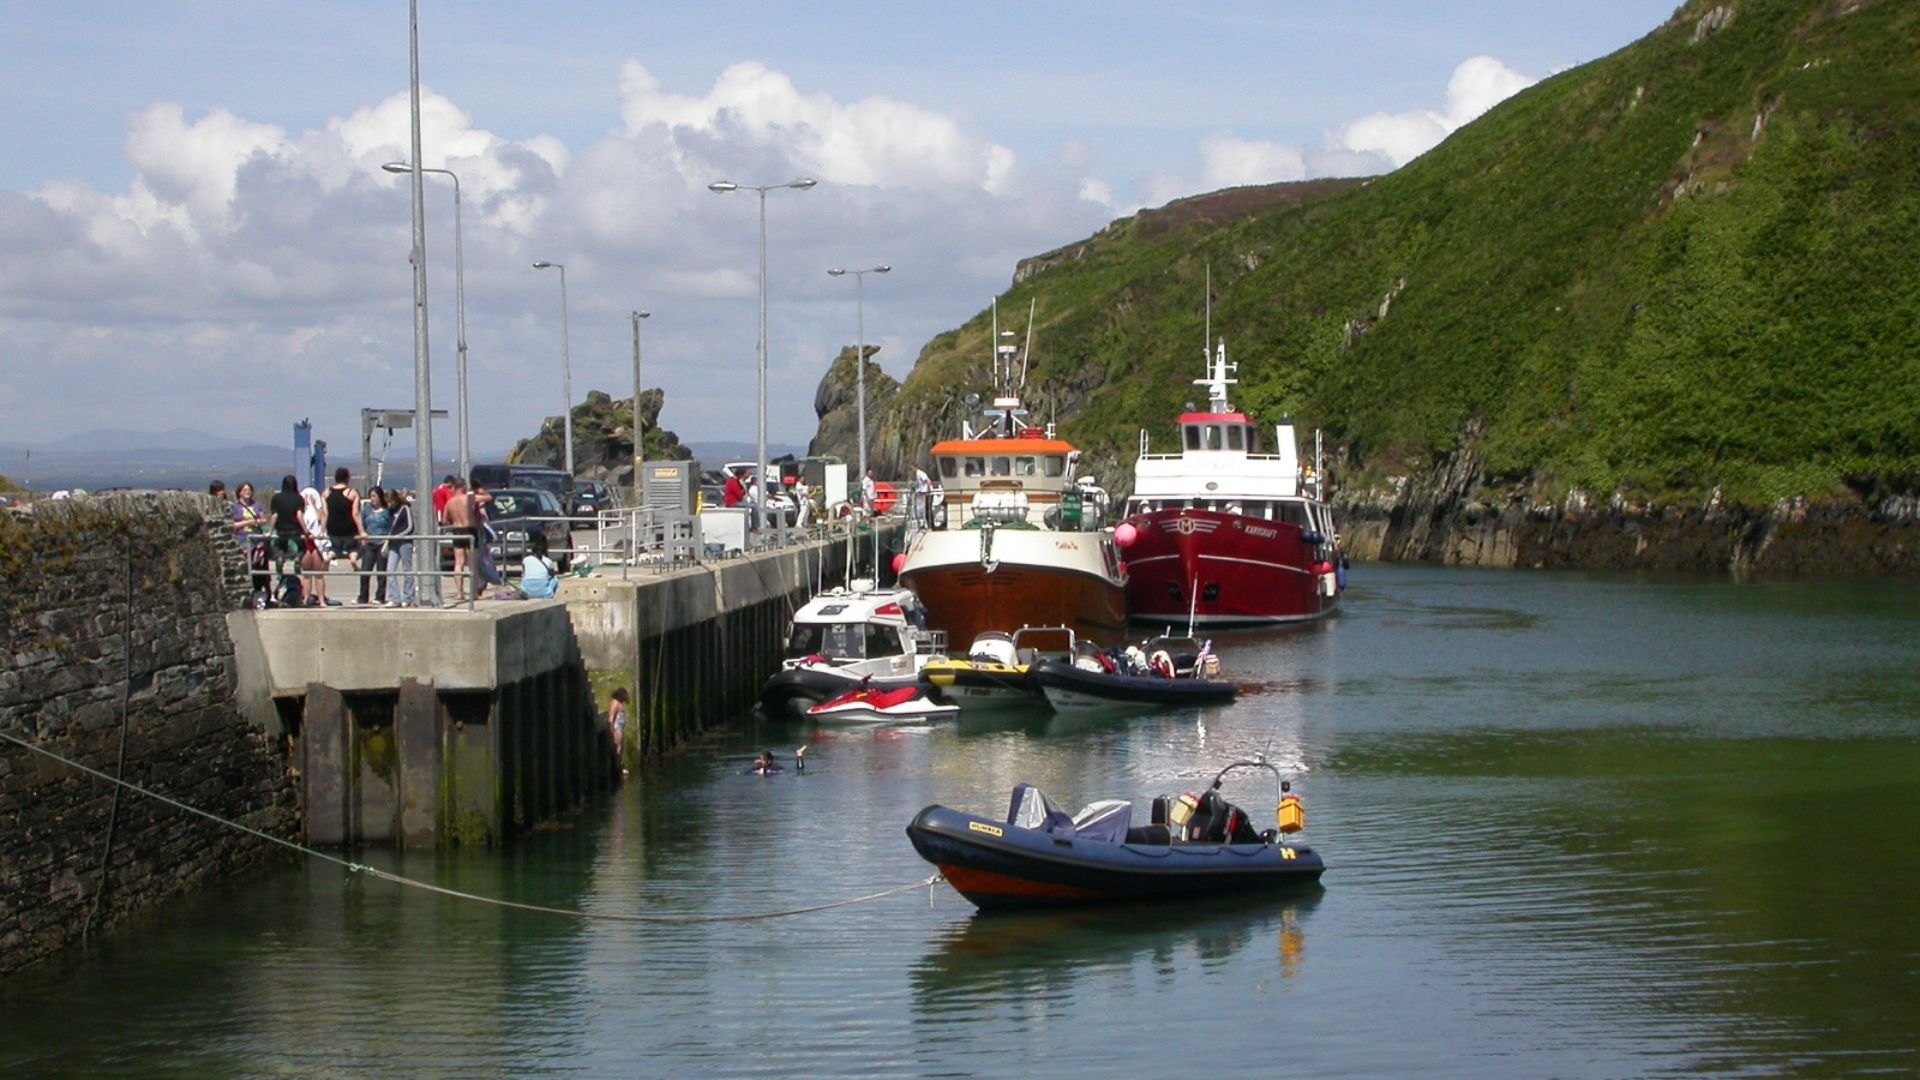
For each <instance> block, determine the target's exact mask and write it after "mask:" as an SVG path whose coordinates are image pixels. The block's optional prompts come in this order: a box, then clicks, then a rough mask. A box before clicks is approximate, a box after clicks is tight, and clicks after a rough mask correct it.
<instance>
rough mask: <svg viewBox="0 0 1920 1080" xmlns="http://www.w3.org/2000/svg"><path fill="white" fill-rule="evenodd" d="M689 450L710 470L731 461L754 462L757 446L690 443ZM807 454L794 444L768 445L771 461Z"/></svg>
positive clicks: (728, 443) (735, 443)
mask: <svg viewBox="0 0 1920 1080" xmlns="http://www.w3.org/2000/svg"><path fill="white" fill-rule="evenodd" d="M687 449H689V450H691V451H693V456H694V459H695V460H696V461H698V462H700V464H701V465H703V466H705V467H707V468H709V469H717V468H719V467H720V466H721V465H723V464H725V463H726V462H729V461H752V460H753V452H754V449H755V445H754V444H753V443H750V442H694V443H688V444H687ZM806 452H807V448H806V447H804V446H797V445H795V444H793V443H776V442H770V443H768V444H767V457H768V458H769V459H774V458H779V457H781V456H783V455H787V454H791V455H793V456H794V457H802V456H804V455H805V454H806Z"/></svg>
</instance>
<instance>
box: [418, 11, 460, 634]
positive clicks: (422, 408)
mask: <svg viewBox="0 0 1920 1080" xmlns="http://www.w3.org/2000/svg"><path fill="white" fill-rule="evenodd" d="M407 90H408V105H409V110H408V111H409V112H410V114H411V115H410V117H409V120H410V122H411V128H412V130H411V132H410V134H411V135H412V150H413V153H412V154H411V155H410V156H411V158H412V160H414V161H419V160H420V0H412V2H410V3H409V4H408V5H407ZM412 186H413V490H414V491H416V492H418V493H419V497H421V498H423V499H424V498H426V496H427V493H428V492H431V491H432V490H433V379H432V377H431V370H430V368H429V366H428V360H427V209H426V207H427V202H426V200H427V194H426V178H425V177H424V176H422V175H421V174H420V173H418V172H415V173H414V174H413V185H412ZM466 414H467V411H466V409H465V408H464V407H463V408H462V409H461V410H460V415H461V416H463V417H464V416H466ZM435 528H436V529H437V528H438V526H435ZM418 529H419V526H417V525H416V526H415V531H416V532H417V531H418ZM439 572H440V541H439V540H438V539H437V538H435V539H431V540H427V541H425V542H424V543H419V544H415V545H413V573H414V580H415V581H417V582H419V583H420V598H421V599H423V600H425V601H427V602H429V603H436V602H438V600H439V598H440V579H439V578H438V577H437V576H435V575H437V574H438V573H439Z"/></svg>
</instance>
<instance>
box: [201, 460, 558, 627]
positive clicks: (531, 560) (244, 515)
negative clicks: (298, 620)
mask: <svg viewBox="0 0 1920 1080" xmlns="http://www.w3.org/2000/svg"><path fill="white" fill-rule="evenodd" d="M207 493H208V494H209V495H212V496H214V497H215V498H220V499H231V501H232V503H233V534H234V538H235V540H237V541H238V542H239V543H240V545H241V546H242V548H244V549H245V550H246V552H247V554H248V557H249V561H250V565H251V569H252V573H253V584H254V588H255V590H256V591H258V592H262V593H265V594H268V595H272V596H275V597H276V598H277V603H279V604H280V605H281V606H290V605H298V606H303V607H339V606H341V604H342V601H340V600H337V599H334V598H332V597H329V596H328V595H327V577H326V575H327V574H328V573H329V572H330V571H331V570H333V569H334V565H335V564H336V563H340V562H345V563H347V564H349V565H348V569H350V570H353V571H355V572H357V573H358V575H359V578H360V589H359V597H358V599H357V601H356V603H358V604H360V605H362V606H366V605H374V606H382V607H416V606H418V605H419V604H420V603H421V602H422V601H423V600H424V598H425V590H422V589H420V588H419V584H418V580H417V578H418V575H417V574H416V573H415V571H414V569H413V552H414V541H415V539H416V538H417V537H418V536H420V535H421V533H420V532H419V531H418V529H417V527H416V525H415V522H414V509H413V496H412V495H411V494H410V493H407V492H403V491H401V490H399V489H398V488H395V489H392V490H387V489H384V488H382V487H380V486H379V485H378V484H376V485H374V486H373V487H371V488H368V489H367V493H366V494H365V495H364V496H363V495H361V494H360V493H359V492H358V491H356V490H355V489H354V487H353V484H352V474H351V473H350V472H349V471H348V470H347V469H346V467H344V466H342V467H341V468H339V469H336V470H335V471H334V474H333V483H332V484H331V485H329V486H328V488H327V490H326V492H325V493H324V494H323V493H322V492H320V491H317V490H315V489H314V488H311V487H309V488H304V489H303V488H301V487H300V486H299V481H298V480H297V479H295V478H294V477H293V475H292V474H288V475H287V476H284V477H281V479H280V490H278V491H276V492H274V493H273V497H272V498H271V499H269V500H268V502H267V505H266V506H265V507H264V508H263V507H262V506H261V505H260V503H259V502H258V501H257V499H256V498H255V495H254V489H253V485H252V484H250V483H242V484H241V485H240V486H239V487H238V488H237V489H235V490H234V492H233V493H232V494H231V495H229V494H228V492H227V486H226V484H225V483H223V482H221V481H218V480H216V481H214V482H213V483H212V484H211V485H209V486H208V489H207ZM492 501H493V497H492V496H491V495H489V494H488V493H487V490H486V488H485V487H484V486H482V485H480V484H472V485H468V484H465V483H462V482H461V481H460V480H459V478H458V477H454V476H448V477H446V478H445V479H443V480H442V481H441V483H440V486H439V487H437V488H435V489H434V491H433V513H434V527H435V528H436V529H438V530H440V531H442V532H444V533H445V534H447V535H448V536H449V537H450V539H449V544H450V546H451V547H452V549H453V570H454V573H453V578H452V581H453V589H452V591H453V596H452V598H451V600H450V601H449V602H450V603H454V604H460V603H465V602H466V600H467V589H468V584H469V580H470V579H471V578H472V577H473V574H472V573H470V572H469V571H470V569H474V570H479V571H482V572H483V573H486V580H488V581H492V582H498V581H500V580H501V579H500V578H499V576H498V575H497V572H492V573H487V571H488V564H487V562H486V561H485V560H484V557H483V553H484V551H485V548H483V547H481V546H480V540H481V538H482V537H483V536H485V535H486V529H487V506H488V505H489V504H490V503H491V502H492ZM529 546H530V548H531V550H530V551H529V552H528V554H527V556H526V558H525V559H524V560H523V561H522V564H521V583H520V588H521V591H522V592H523V593H524V594H525V595H527V596H529V597H532V598H536V599H545V598H548V597H551V596H553V595H554V593H555V592H556V591H557V588H558V585H559V570H558V568H557V567H556V566H555V564H554V561H553V559H552V557H551V556H550V555H549V554H548V543H547V538H546V537H545V536H544V535H542V534H539V533H536V534H535V535H534V536H533V538H532V540H531V541H530V544H529ZM476 558H478V559H481V561H480V562H478V563H475V564H474V566H473V567H471V568H470V567H469V560H470V559H476ZM474 587H475V588H478V587H479V584H478V583H475V586H474ZM477 598H478V597H477V595H476V599H477Z"/></svg>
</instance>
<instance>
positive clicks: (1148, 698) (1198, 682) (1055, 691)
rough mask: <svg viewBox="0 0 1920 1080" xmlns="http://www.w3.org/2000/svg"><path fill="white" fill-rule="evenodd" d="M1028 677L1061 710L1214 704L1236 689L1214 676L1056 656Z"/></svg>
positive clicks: (1049, 702)
mask: <svg viewBox="0 0 1920 1080" xmlns="http://www.w3.org/2000/svg"><path fill="white" fill-rule="evenodd" d="M1028 677H1029V678H1031V679H1032V680H1033V681H1034V682H1036V683H1038V684H1040V690H1041V692H1042V693H1044V694H1046V695H1047V703H1048V704H1049V705H1052V706H1053V707H1054V709H1055V710H1057V711H1061V712H1065V711H1067V710H1071V709H1113V708H1126V707H1129V706H1133V707H1146V708H1158V707H1162V706H1169V705H1215V704H1221V703H1224V702H1228V701H1232V700H1233V696H1234V694H1236V693H1238V692H1239V691H1238V688H1237V687H1235V686H1234V685H1233V684H1232V683H1230V682H1221V681H1219V680H1217V679H1200V678H1190V677H1185V676H1181V677H1170V676H1166V675H1160V674H1148V675H1123V674H1121V673H1119V672H1117V671H1089V670H1087V669H1086V668H1083V667H1076V666H1075V665H1073V664H1069V663H1063V662H1061V661H1058V660H1042V661H1041V662H1040V663H1038V664H1035V665H1034V666H1033V668H1032V670H1031V672H1030V673H1029V676H1028Z"/></svg>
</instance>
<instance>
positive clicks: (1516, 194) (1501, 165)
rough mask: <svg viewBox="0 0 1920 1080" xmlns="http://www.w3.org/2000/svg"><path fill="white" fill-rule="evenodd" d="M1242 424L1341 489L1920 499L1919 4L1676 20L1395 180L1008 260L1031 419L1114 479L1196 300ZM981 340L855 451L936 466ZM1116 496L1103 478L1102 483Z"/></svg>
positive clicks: (947, 342)
mask: <svg viewBox="0 0 1920 1080" xmlns="http://www.w3.org/2000/svg"><path fill="white" fill-rule="evenodd" d="M1209 269H1210V270H1211V273H1212V281H1213V328H1214V334H1215V336H1216V337H1220V338H1224V339H1226V341H1227V342H1228V349H1229V353H1230V355H1231V357H1232V358H1233V359H1234V360H1236V361H1237V362H1238V363H1239V364H1240V373H1239V377H1240V379H1241V385H1240V387H1239V389H1238V394H1237V403H1238V404H1239V405H1241V406H1242V407H1243V408H1246V409H1248V410H1250V411H1253V412H1255V413H1256V414H1257V415H1259V416H1260V417H1262V418H1265V419H1268V420H1272V419H1275V418H1278V417H1279V416H1281V415H1283V414H1291V415H1293V416H1294V417H1296V418H1297V419H1298V420H1299V421H1300V422H1301V423H1302V424H1303V425H1304V427H1305V428H1307V429H1311V428H1314V427H1318V428H1322V429H1324V430H1325V431H1326V433H1327V434H1328V436H1329V437H1330V438H1331V439H1333V440H1334V441H1335V442H1336V443H1337V444H1338V445H1339V446H1340V447H1341V450H1342V453H1343V455H1344V460H1345V464H1346V467H1347V482H1348V484H1349V485H1350V486H1351V485H1352V484H1353V483H1354V482H1355V481H1356V480H1361V479H1365V478H1369V477H1370V478H1375V479H1378V478H1382V477H1384V476H1386V475H1389V474H1404V473H1406V472H1409V471H1417V470H1420V469H1423V468H1426V467H1428V466H1431V465H1432V464H1434V463H1435V462H1436V461H1438V460H1440V459H1441V458H1443V457H1444V456H1446V455H1448V454H1450V453H1452V452H1454V451H1456V450H1459V449H1461V448H1463V447H1464V448H1468V449H1471V450H1473V451H1474V453H1475V454H1476V455H1477V456H1478V460H1480V461H1481V463H1482V467H1483V469H1484V474H1485V478H1486V479H1487V480H1488V481H1490V482H1493V483H1496V484H1500V483H1506V484H1512V485H1515V486H1524V487H1527V488H1529V489H1531V490H1533V491H1536V492H1539V493H1543V494H1548V495H1553V496H1556V497H1557V496H1558V495H1560V494H1564V493H1565V492H1566V491H1568V490H1571V489H1576V488H1577V489H1581V490H1584V491H1588V492H1597V493H1602V494H1611V493H1620V494H1623V495H1625V496H1627V497H1628V498H1631V499H1634V500H1640V501H1645V502H1649V503H1653V504H1663V503H1672V502H1678V501H1683V500H1684V501H1693V500H1697V499H1698V498H1699V497H1701V496H1702V495H1703V494H1704V493H1706V492H1708V491H1711V490H1713V489H1716V488H1717V489H1719V490H1720V491H1721V494H1722V497H1723V498H1724V499H1725V500H1727V501H1728V502H1730V503H1734V504H1744V505H1753V506H1758V505H1765V504H1767V503H1770V502H1773V501H1774V500H1777V499H1780V498H1783V497H1787V496H1809V497H1813V498H1816V499H1819V498H1829V497H1845V496H1846V495H1847V493H1848V491H1849V489H1851V490H1852V491H1853V492H1857V493H1859V494H1860V495H1863V496H1866V495H1875V494H1879V493H1884V492H1888V491H1908V492H1910V491H1913V490H1914V489H1915V487H1916V485H1917V484H1920V292H1917V286H1920V4H1915V3H1910V2H1897V0H1737V2H1732V3H1721V4H1713V3H1707V2H1692V3H1687V4H1685V5H1683V6H1682V7H1681V8H1680V10H1678V11H1677V12H1676V13H1675V15H1674V16H1673V18H1672V19H1671V20H1669V21H1668V22H1667V23H1666V24H1665V25H1663V26H1661V27H1659V28H1658V29H1656V30H1654V31H1653V32H1652V33H1651V34H1649V35H1648V36H1647V37H1646V38H1644V39H1642V40H1641V41H1639V42H1637V43H1635V44H1634V45H1631V46H1629V47H1628V48H1626V49H1623V50H1621V51H1619V52H1617V53H1615V54H1613V55H1611V56H1608V57H1605V58H1603V59H1601V60H1598V61H1595V62H1593V63H1591V64H1587V65H1585V66H1583V67H1580V68H1577V69H1573V70H1570V71H1567V72H1563V73H1561V74H1559V75H1556V76H1554V77H1552V78H1550V79H1547V80H1546V81H1544V82H1542V83H1540V84H1538V85H1536V86H1534V87H1532V88H1531V89H1529V90H1527V91H1525V92H1524V93H1521V94H1519V95H1517V96H1516V97H1514V98H1512V99H1510V100H1509V101H1507V102H1505V103H1504V104H1502V105H1501V106H1499V107H1498V108H1496V109H1494V110H1493V111H1491V112H1489V113H1488V114H1487V115H1486V116H1484V117H1482V118H1481V119H1480V120H1478V121H1476V122H1474V123H1473V124H1471V125H1469V126H1467V127H1465V128H1463V129H1461V130H1460V131H1459V132H1457V133H1456V134H1455V135H1454V136H1453V137H1452V138H1450V139H1448V140H1447V141H1446V142H1445V143H1444V144H1442V145H1441V146H1439V147H1437V148H1436V149H1434V150H1433V151H1431V152H1429V153H1428V154H1426V155H1425V156H1423V157H1421V158H1419V159H1417V160H1415V161H1414V162H1412V163H1411V164H1409V165H1407V166H1405V167H1404V168H1402V169H1400V170H1398V171H1397V172H1394V173H1392V174H1390V175H1387V176H1383V177H1379V178H1376V179H1374V180H1371V181H1367V182H1364V183H1361V182H1323V183H1321V184H1318V185H1281V186H1276V187H1274V188H1265V189H1241V190H1240V191H1236V192H1224V193H1220V194H1218V195H1214V196H1205V197H1202V198H1200V199H1196V200H1188V201H1186V202H1184V203H1178V204H1174V205H1173V206H1170V207H1167V208H1163V209H1162V210H1159V211H1154V212H1149V213H1143V214H1141V215H1138V216H1136V217H1133V218H1129V219H1126V220H1123V221H1119V222H1116V223H1114V224H1113V225H1111V226H1109V227H1108V228H1107V229H1105V230H1103V231H1102V232H1101V233H1099V234H1098V235H1096V236H1094V237H1092V238H1091V239H1089V240H1087V241H1085V242H1083V243H1081V244H1077V245H1073V246H1071V247H1069V248H1065V249H1062V250H1061V251H1057V252H1052V253H1049V254H1048V255H1045V256H1041V257H1038V258H1036V259H1033V260H1029V261H1028V262H1027V263H1024V264H1022V267H1021V270H1020V272H1019V273H1018V274H1017V275H1016V284H1015V285H1014V286H1013V288H1011V289H1010V290H1009V291H1008V293H1007V294H1005V295H1004V296H1002V297H1001V298H1000V317H1001V325H1002V328H1003V329H1006V328H1012V329H1016V330H1020V331H1023V332H1024V329H1025V319H1026V312H1027V310H1028V303H1029V301H1030V300H1037V302H1038V310H1039V319H1038V329H1037V331H1036V341H1035V348H1034V358H1035V365H1034V368H1033V372H1032V377H1031V380H1030V382H1029V386H1028V398H1029V404H1030V405H1031V406H1032V407H1033V410H1034V412H1035V414H1036V415H1037V416H1039V417H1041V418H1048V417H1049V416H1057V417H1058V419H1059V420H1060V421H1061V423H1062V427H1063V429H1064V431H1065V432H1066V433H1067V434H1068V435H1069V436H1070V437H1072V438H1074V439H1076V440H1078V441H1079V442H1081V443H1082V444H1083V445H1085V446H1087V447H1088V449H1089V452H1090V459H1091V460H1092V461H1093V462H1095V463H1096V465H1104V466H1105V467H1106V468H1107V471H1108V473H1109V479H1111V480H1115V481H1118V480H1121V479H1122V478H1123V477H1124V473H1125V469H1126V467H1127V466H1129V465H1130V464H1131V461H1132V457H1133V454H1134V452H1135V449H1136V446H1137V438H1138V434H1137V433H1138V431H1139V430H1140V429H1141V428H1142V427H1145V428H1147V429H1149V430H1150V431H1152V432H1153V433H1154V434H1155V437H1156V439H1157V440H1161V441H1163V444H1164V440H1167V439H1170V437H1171V434H1172V418H1173V416H1172V414H1173V413H1174V412H1176V411H1177V410H1178V409H1179V407H1180V406H1181V405H1182V404H1183V403H1185V402H1188V401H1194V400H1196V399H1197V398H1198V397H1199V396H1200V392H1199V391H1198V390H1197V388H1194V387H1192V386H1191V385H1190V380H1191V379H1193V378H1194V377H1195V376H1197V375H1199V374H1200V370H1201V365H1202V337H1203V328H1202V327H1203V311H1204V308H1205V295H1204V294H1205V284H1204V283H1205V281H1206V277H1207V273H1208V271H1209ZM988 337H989V327H988V318H987V315H986V313H984V312H983V313H982V314H981V315H980V316H978V317H976V318H975V319H973V320H971V321H970V322H969V323H968V324H967V325H966V326H964V327H962V328H960V329H959V330H956V331H954V332H951V333H949V334H946V335H943V336H942V337H940V338H938V339H936V340H934V341H933V342H931V343H929V344H928V346H927V347H926V349H925V350H924V352H923V353H922V355H921V357H920V359H919V361H918V363H917V365H916V367H915V369H914V371H913V373H912V375H911V377H910V378H909V379H908V380H907V381H906V382H905V384H904V385H903V386H902V387H901V389H900V391H899V393H898V394H897V395H894V396H893V397H892V399H891V400H890V401H889V402H886V403H884V404H883V405H882V407H881V410H882V411H883V412H884V416H883V417H882V418H881V419H880V420H879V421H878V422H877V423H876V425H875V426H876V428H877V429H880V430H883V431H886V432H887V433H888V435H887V436H885V437H887V438H890V439H891V440H892V441H891V442H890V443H888V444H886V445H884V446H881V447H877V448H876V454H877V455H878V456H879V460H881V461H882V462H883V463H889V462H898V461H900V460H903V459H904V458H907V457H912V456H917V455H919V454H920V453H922V452H924V449H925V447H926V445H927V444H928V443H929V442H930V441H931V440H932V438H936V437H939V436H941V435H944V434H946V433H947V432H948V431H949V430H950V429H951V428H952V426H953V425H954V423H955V422H957V419H958V416H959V415H960V412H961V411H962V409H961V406H960V405H959V403H958V399H959V398H960V397H961V396H963V395H964V394H965V393H966V392H967V391H968V390H972V389H983V388H984V387H983V384H984V382H985V377H986V371H987V358H988V341H987V339H988ZM1115 474H1117V475H1115Z"/></svg>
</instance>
